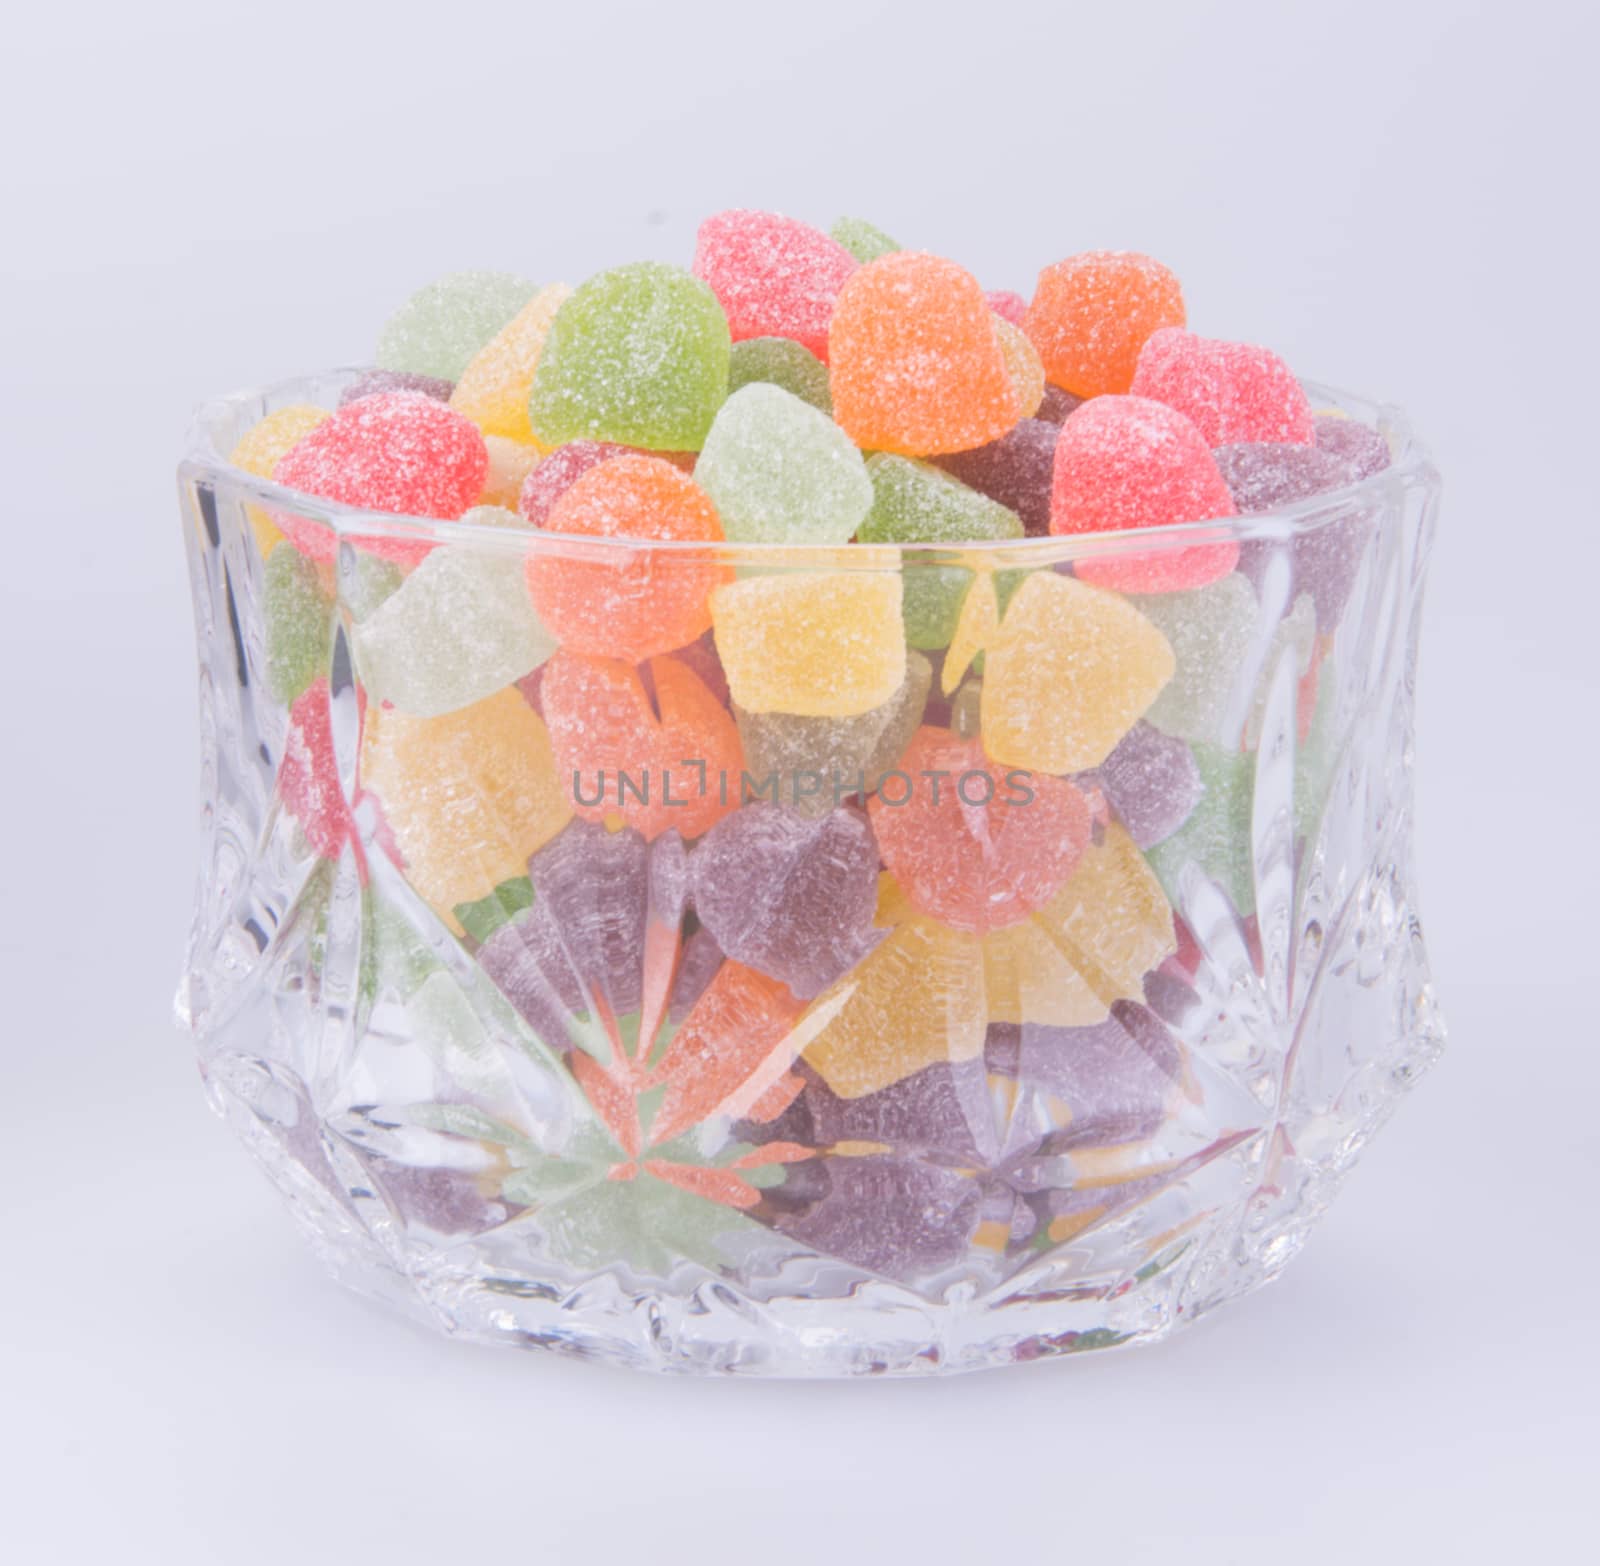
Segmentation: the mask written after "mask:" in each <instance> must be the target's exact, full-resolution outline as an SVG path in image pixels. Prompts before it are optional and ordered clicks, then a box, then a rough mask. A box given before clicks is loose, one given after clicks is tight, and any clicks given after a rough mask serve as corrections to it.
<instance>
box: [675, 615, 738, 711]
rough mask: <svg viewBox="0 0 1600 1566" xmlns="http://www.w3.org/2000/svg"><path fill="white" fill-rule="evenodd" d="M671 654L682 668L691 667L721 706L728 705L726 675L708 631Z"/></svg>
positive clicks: (715, 645)
mask: <svg viewBox="0 0 1600 1566" xmlns="http://www.w3.org/2000/svg"><path fill="white" fill-rule="evenodd" d="M672 656H673V658H674V659H675V660H676V661H677V662H678V663H681V664H682V665H683V666H684V668H686V669H692V670H693V671H694V673H695V675H696V676H697V677H698V678H699V681H700V683H701V684H702V685H704V686H705V688H706V689H707V690H708V691H710V692H711V694H712V695H713V696H715V697H716V699H717V701H718V702H719V703H721V705H722V706H724V707H726V706H727V705H728V676H727V675H726V674H724V673H723V670H722V660H721V659H720V658H719V657H718V656H717V644H716V641H715V640H714V639H713V637H712V635H711V632H710V631H706V632H704V633H702V634H701V635H699V636H697V637H696V638H695V639H694V640H693V641H692V642H685V643H684V644H683V646H682V647H679V648H677V649H676V650H675V651H674V652H673V654H672Z"/></svg>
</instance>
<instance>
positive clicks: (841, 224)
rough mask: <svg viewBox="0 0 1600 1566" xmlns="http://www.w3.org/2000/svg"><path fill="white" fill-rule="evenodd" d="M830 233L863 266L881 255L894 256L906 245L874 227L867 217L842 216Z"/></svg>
mask: <svg viewBox="0 0 1600 1566" xmlns="http://www.w3.org/2000/svg"><path fill="white" fill-rule="evenodd" d="M828 233H829V234H830V235H831V236H832V237H833V239H834V240H835V241H836V242H837V243H838V244H841V245H843V246H844V248H845V249H846V250H848V251H849V252H850V254H851V255H853V256H854V257H855V258H856V260H857V261H859V262H860V263H861V264H862V266H865V265H866V264H867V262H869V261H876V260H877V259H878V257H879V256H892V255H893V254H894V253H895V252H896V251H897V250H904V249H905V246H904V245H902V244H901V243H900V242H899V241H898V240H895V239H890V237H889V236H888V235H887V234H886V233H884V231H883V230H882V229H881V228H874V227H873V226H872V224H870V223H869V222H867V220H866V219H865V218H853V217H842V218H840V219H839V221H838V222H837V223H835V224H834V225H833V227H832V228H830V229H829V230H828Z"/></svg>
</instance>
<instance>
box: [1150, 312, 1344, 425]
mask: <svg viewBox="0 0 1600 1566" xmlns="http://www.w3.org/2000/svg"><path fill="white" fill-rule="evenodd" d="M1129 390H1130V391H1131V392H1132V394H1133V395H1134V396H1136V397H1149V398H1152V399H1153V400H1155V401H1156V402H1164V403H1166V405H1167V406H1168V407H1169V408H1176V409H1177V410H1178V412H1179V413H1182V414H1183V415H1185V416H1186V417H1187V418H1188V419H1189V421H1190V423H1192V424H1193V425H1194V427H1195V428H1196V429H1197V430H1199V431H1200V435H1201V438H1202V439H1203V440H1204V441H1205V443H1206V445H1208V446H1233V445H1238V444H1240V443H1241V442H1245V441H1290V442H1295V443H1298V444H1301V445H1309V444H1310V442H1311V440H1312V439H1313V436H1314V433H1315V432H1314V430H1313V428H1312V423H1311V404H1310V403H1309V402H1308V401H1307V400H1306V394H1305V393H1304V392H1303V391H1302V390H1301V389H1300V383H1299V381H1297V380H1296V379H1295V378H1294V373H1293V372H1292V371H1291V370H1290V368H1289V366H1288V365H1286V364H1285V363H1284V362H1283V360H1282V359H1280V358H1279V357H1278V356H1277V354H1275V353H1272V352H1271V351H1270V350H1268V349H1266V348H1257V347H1254V346H1253V345H1251V344H1249V343H1229V342H1221V341H1218V340H1217V339H1215V338H1211V337H1200V336H1197V335H1196V334H1195V333H1194V332H1186V331H1184V330H1183V329H1182V328H1181V327H1166V328H1163V329H1162V330H1161V331H1159V332H1154V333H1152V334H1151V336H1150V337H1149V338H1148V339H1147V340H1146V342H1145V345H1144V347H1143V348H1141V349H1140V350H1139V366H1138V368H1137V369H1136V370H1135V371H1134V376H1133V385H1132V386H1131V387H1130V388H1129Z"/></svg>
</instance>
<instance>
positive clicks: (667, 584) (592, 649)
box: [523, 452, 727, 663]
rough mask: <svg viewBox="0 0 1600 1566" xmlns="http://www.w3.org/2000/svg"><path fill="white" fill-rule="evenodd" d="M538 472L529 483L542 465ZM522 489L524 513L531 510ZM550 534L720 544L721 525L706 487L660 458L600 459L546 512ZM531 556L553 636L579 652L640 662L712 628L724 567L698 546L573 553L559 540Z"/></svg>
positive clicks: (537, 603) (536, 593)
mask: <svg viewBox="0 0 1600 1566" xmlns="http://www.w3.org/2000/svg"><path fill="white" fill-rule="evenodd" d="M560 460H561V453H560V452H557V453H556V454H555V455H554V456H552V457H550V458H548V459H547V462H546V463H545V464H541V465H540V467H539V468H536V469H534V472H533V475H532V477H531V478H530V481H529V482H530V484H532V483H533V482H534V481H535V480H537V479H538V477H539V474H540V472H541V471H542V469H543V467H544V466H546V465H548V463H550V462H557V461H560ZM527 509H528V507H527V492H526V491H524V506H523V510H524V514H526V512H527ZM545 527H546V529H547V531H548V532H549V533H573V534H578V535H581V536H583V537H588V538H615V539H619V540H620V539H641V540H646V539H675V540H686V541H691V542H693V541H698V542H703V543H716V542H718V541H720V540H721V538H722V527H721V524H720V523H719V522H718V520H717V513H716V508H715V507H714V506H713V505H712V504H711V501H710V500H709V499H708V498H707V497H706V494H705V492H704V491H703V490H702V489H700V488H699V486H698V485H696V484H695V483H694V481H693V480H692V479H689V478H686V477H685V476H684V475H683V474H682V473H680V472H679V471H678V469H677V468H675V467H673V466H672V464H671V463H670V462H665V461H663V460H662V459H661V458H660V457H647V456H638V455H633V454H627V455H623V456H620V457H613V458H611V459H610V460H608V461H607V460H602V461H600V462H599V463H598V464H597V465H596V466H594V467H592V468H591V469H590V470H589V471H588V472H586V473H584V474H583V475H582V476H581V477H580V478H579V479H578V480H577V482H576V483H574V484H572V485H571V486H570V487H569V488H567V489H566V490H565V491H564V492H563V493H562V494H561V496H560V498H559V499H557V501H556V502H555V504H554V506H552V507H551V508H550V511H549V514H548V516H547V518H546V521H545ZM551 544H552V547H551V548H549V549H547V550H545V549H535V550H534V551H533V553H531V554H530V555H529V557H528V590H529V592H530V593H531V594H532V596H533V603H534V608H535V609H536V610H537V611H538V614H539V618H540V620H542V621H543V622H544V624H545V625H546V626H547V627H548V628H549V630H550V632H551V634H552V635H553V636H554V637H555V638H556V640H557V641H559V642H561V643H562V644H563V645H564V646H566V647H569V648H571V649H572V650H573V651H575V652H584V653H592V654H594V655H595V656H596V657H602V658H623V659H626V660H627V661H628V662H629V663H639V662H642V661H643V660H644V659H646V658H649V657H653V656H654V655H655V654H656V653H662V652H670V651H671V650H672V649H673V648H675V647H681V646H683V644H684V643H685V642H692V641H693V640H694V639H695V638H696V637H697V636H699V635H701V634H702V632H704V631H705V630H706V629H707V628H708V627H709V626H710V624H711V614H710V611H709V609H708V607H707V598H708V595H709V594H710V592H711V589H712V588H713V587H715V586H716V584H717V583H718V582H720V581H722V580H723V579H724V578H725V577H726V575H727V571H726V568H725V567H724V566H722V565H720V564H718V563H717V562H716V561H715V560H714V559H711V558H709V557H708V556H700V555H697V554H696V553H695V552H691V553H688V554H673V553H670V552H657V551H652V550H650V549H648V548H644V547H629V546H628V545H627V544H625V543H619V544H617V545H616V546H615V547H614V549H613V550H612V551H610V552H609V554H610V555H614V556H615V558H609V557H603V558H599V559H578V558H574V557H573V556H572V555H570V554H564V553H563V552H562V551H561V549H560V548H559V541H557V540H551Z"/></svg>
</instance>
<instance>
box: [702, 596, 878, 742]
mask: <svg viewBox="0 0 1600 1566" xmlns="http://www.w3.org/2000/svg"><path fill="white" fill-rule="evenodd" d="M711 619H712V623H713V625H714V626H715V627H716V637H717V653H718V656H719V657H720V658H721V659H722V667H723V669H724V671H725V672H726V673H727V676H728V686H729V689H730V690H731V691H732V693H733V699H734V701H735V702H737V703H738V705H739V706H741V707H743V708H744V710H745V711H746V712H792V713H798V714H800V715H801V716H803V717H810V718H848V717H852V716H854V715H855V714H856V713H860V712H868V711H870V710H871V709H872V708H873V707H878V706H882V704H883V703H884V702H886V701H888V700H889V698H890V697H891V696H893V695H894V694H895V692H896V691H898V690H899V689H900V684H901V682H902V681H903V680H904V679H905V677H906V644H905V635H904V632H903V630H902V628H901V620H900V574H899V573H898V572H897V571H857V572H852V571H840V572H806V573H804V574H802V575H796V576H756V577H750V578H747V579H746V580H744V581H740V582H728V583H725V584H724V585H723V586H721V587H719V588H717V590H716V591H715V592H714V593H713V594H712V595H711Z"/></svg>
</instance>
